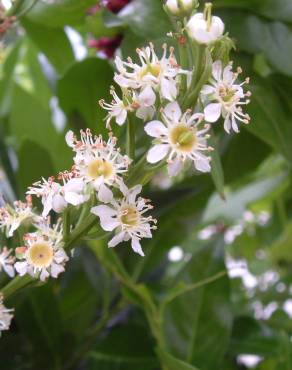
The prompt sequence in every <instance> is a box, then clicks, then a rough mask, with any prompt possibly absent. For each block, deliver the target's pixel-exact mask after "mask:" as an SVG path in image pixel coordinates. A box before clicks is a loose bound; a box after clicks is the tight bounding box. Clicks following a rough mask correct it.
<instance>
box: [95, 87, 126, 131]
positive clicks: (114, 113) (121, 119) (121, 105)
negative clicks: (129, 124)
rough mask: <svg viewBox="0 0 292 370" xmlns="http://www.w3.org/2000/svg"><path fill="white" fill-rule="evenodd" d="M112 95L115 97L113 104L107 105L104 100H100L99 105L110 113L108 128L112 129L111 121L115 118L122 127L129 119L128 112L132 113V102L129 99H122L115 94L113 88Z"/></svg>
mask: <svg viewBox="0 0 292 370" xmlns="http://www.w3.org/2000/svg"><path fill="white" fill-rule="evenodd" d="M110 93H111V95H112V97H113V100H112V102H111V103H110V104H109V103H106V102H105V101H104V100H100V102H99V104H100V105H101V107H102V108H103V109H105V110H107V111H108V115H107V117H106V127H107V128H110V121H111V120H112V119H113V118H114V119H115V121H116V123H117V124H118V125H119V126H122V125H123V124H124V123H125V122H126V119H127V115H128V111H132V110H133V108H132V101H129V100H128V99H127V98H125V99H124V100H122V99H120V98H119V97H118V95H117V93H116V92H115V90H114V88H111V90H110Z"/></svg>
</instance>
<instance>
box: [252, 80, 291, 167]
mask: <svg viewBox="0 0 292 370" xmlns="http://www.w3.org/2000/svg"><path fill="white" fill-rule="evenodd" d="M268 81H269V80H266V81H265V80H263V79H257V80H255V81H254V82H253V85H252V86H251V90H252V92H253V95H252V99H251V104H250V106H249V114H250V116H251V117H252V120H251V123H250V124H249V125H248V127H247V128H248V129H249V130H250V132H252V133H253V134H254V135H256V136H257V137H259V138H261V139H262V140H264V141H265V142H266V143H268V144H269V145H270V146H271V147H272V148H274V149H276V150H278V151H280V152H281V153H282V154H283V155H284V156H285V157H286V158H287V159H288V160H289V161H290V162H291V163H292V149H291V137H292V125H291V121H290V120H291V113H292V111H290V110H288V107H287V106H285V102H284V100H283V99H281V97H280V96H279V94H277V91H276V88H275V87H273V81H272V80H270V81H269V82H268ZM284 106H285V108H286V110H284V109H283V108H284Z"/></svg>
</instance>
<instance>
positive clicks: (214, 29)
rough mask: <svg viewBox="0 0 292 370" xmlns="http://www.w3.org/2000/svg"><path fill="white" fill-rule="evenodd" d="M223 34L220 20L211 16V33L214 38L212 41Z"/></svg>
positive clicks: (222, 25)
mask: <svg viewBox="0 0 292 370" xmlns="http://www.w3.org/2000/svg"><path fill="white" fill-rule="evenodd" d="M223 32H224V23H223V22H222V20H221V18H219V17H217V16H213V17H212V26H211V33H212V35H213V37H214V40H217V39H218V38H219V37H221V36H222V35H223Z"/></svg>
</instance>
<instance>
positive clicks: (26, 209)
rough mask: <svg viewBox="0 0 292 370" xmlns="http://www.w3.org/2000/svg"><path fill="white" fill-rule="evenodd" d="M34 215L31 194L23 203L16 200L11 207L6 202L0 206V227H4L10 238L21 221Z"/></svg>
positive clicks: (32, 217)
mask: <svg viewBox="0 0 292 370" xmlns="http://www.w3.org/2000/svg"><path fill="white" fill-rule="evenodd" d="M35 217H36V215H35V214H34V213H33V212H32V201H31V196H27V197H26V202H25V203H24V202H21V201H20V200H17V201H15V202H14V203H13V207H12V206H10V205H9V204H6V205H5V207H1V208H0V229H5V231H6V236H7V237H8V238H10V237H12V236H13V233H14V231H15V230H17V229H18V228H19V226H20V225H21V224H22V223H24V222H26V221H29V220H32V219H34V218H35Z"/></svg>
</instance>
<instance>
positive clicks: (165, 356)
mask: <svg viewBox="0 0 292 370" xmlns="http://www.w3.org/2000/svg"><path fill="white" fill-rule="evenodd" d="M157 353H158V356H159V358H160V360H161V362H162V363H163V364H164V365H165V367H166V368H167V369H168V370H199V369H198V368H197V367H194V366H192V365H190V364H188V363H186V362H184V361H182V360H179V359H177V358H175V357H173V356H172V355H171V354H169V353H167V352H166V351H164V350H163V349H161V348H157Z"/></svg>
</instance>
